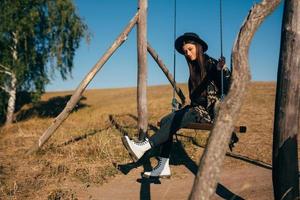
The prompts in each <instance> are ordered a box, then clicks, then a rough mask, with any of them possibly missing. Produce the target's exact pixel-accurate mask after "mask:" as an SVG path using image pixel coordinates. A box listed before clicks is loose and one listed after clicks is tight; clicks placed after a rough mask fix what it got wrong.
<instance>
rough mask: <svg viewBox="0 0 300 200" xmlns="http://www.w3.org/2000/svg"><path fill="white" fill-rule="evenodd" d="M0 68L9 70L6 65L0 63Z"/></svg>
mask: <svg viewBox="0 0 300 200" xmlns="http://www.w3.org/2000/svg"><path fill="white" fill-rule="evenodd" d="M0 68H3V69H4V70H5V71H9V72H10V71H11V70H10V69H9V68H8V67H5V66H4V65H2V64H0Z"/></svg>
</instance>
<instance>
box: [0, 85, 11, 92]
mask: <svg viewBox="0 0 300 200" xmlns="http://www.w3.org/2000/svg"><path fill="white" fill-rule="evenodd" d="M0 89H2V90H4V91H5V92H6V93H9V91H8V89H7V88H5V87H3V86H1V85H0Z"/></svg>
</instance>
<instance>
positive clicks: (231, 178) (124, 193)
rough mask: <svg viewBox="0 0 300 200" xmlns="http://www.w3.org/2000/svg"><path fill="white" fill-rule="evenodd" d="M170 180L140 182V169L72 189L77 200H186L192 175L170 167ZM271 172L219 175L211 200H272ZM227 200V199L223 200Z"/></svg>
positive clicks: (241, 171)
mask: <svg viewBox="0 0 300 200" xmlns="http://www.w3.org/2000/svg"><path fill="white" fill-rule="evenodd" d="M171 168H172V173H173V176H172V178H171V179H160V180H152V181H148V180H145V179H141V176H140V173H141V172H142V170H143V168H142V167H139V168H137V169H134V170H131V171H130V172H129V173H128V174H127V175H123V174H121V175H118V176H116V177H115V178H114V179H112V180H111V181H110V182H109V183H106V184H104V185H102V186H101V187H96V186H90V187H87V188H85V189H83V188H81V189H80V188H77V189H76V188H74V189H75V190H77V191H76V193H77V197H78V199H87V198H88V199H93V200H111V199H114V200H118V199H120V200H121V199H122V200H125V199H128V200H134V199H143V200H144V199H152V200H155V199H187V198H188V195H189V193H190V189H191V188H192V184H193V180H194V175H193V173H191V172H190V171H189V170H188V169H187V168H185V167H184V166H171ZM271 176H272V174H271V170H268V169H263V168H261V167H257V166H253V165H246V166H244V167H242V168H238V169H235V170H234V171H233V170H230V169H225V170H223V172H222V175H221V179H220V184H219V187H218V189H217V191H218V193H219V194H220V195H221V196H223V197H224V198H221V197H220V196H219V195H214V198H213V199H239V198H234V195H238V196H240V197H242V198H243V199H255V200H272V199H273V191H272V177H271ZM226 197H227V198H226Z"/></svg>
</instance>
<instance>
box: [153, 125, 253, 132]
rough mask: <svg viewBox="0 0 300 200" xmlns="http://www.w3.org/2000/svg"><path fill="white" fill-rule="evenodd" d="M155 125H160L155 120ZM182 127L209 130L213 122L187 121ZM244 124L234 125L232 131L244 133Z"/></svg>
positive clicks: (245, 128) (245, 129)
mask: <svg viewBox="0 0 300 200" xmlns="http://www.w3.org/2000/svg"><path fill="white" fill-rule="evenodd" d="M157 125H158V126H159V127H160V122H157ZM183 128H184V129H195V130H211V129H212V128H213V124H210V123H189V124H188V125H187V126H185V127H183ZM246 131H247V127H246V126H235V127H234V129H233V132H236V133H246Z"/></svg>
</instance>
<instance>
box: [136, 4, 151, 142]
mask: <svg viewBox="0 0 300 200" xmlns="http://www.w3.org/2000/svg"><path fill="white" fill-rule="evenodd" d="M147 7H148V0H139V19H138V23H137V49H138V80H137V85H138V88H137V112H138V132H139V139H140V140H142V139H144V138H145V137H146V136H147V129H148V109H147V75H148V73H147Z"/></svg>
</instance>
